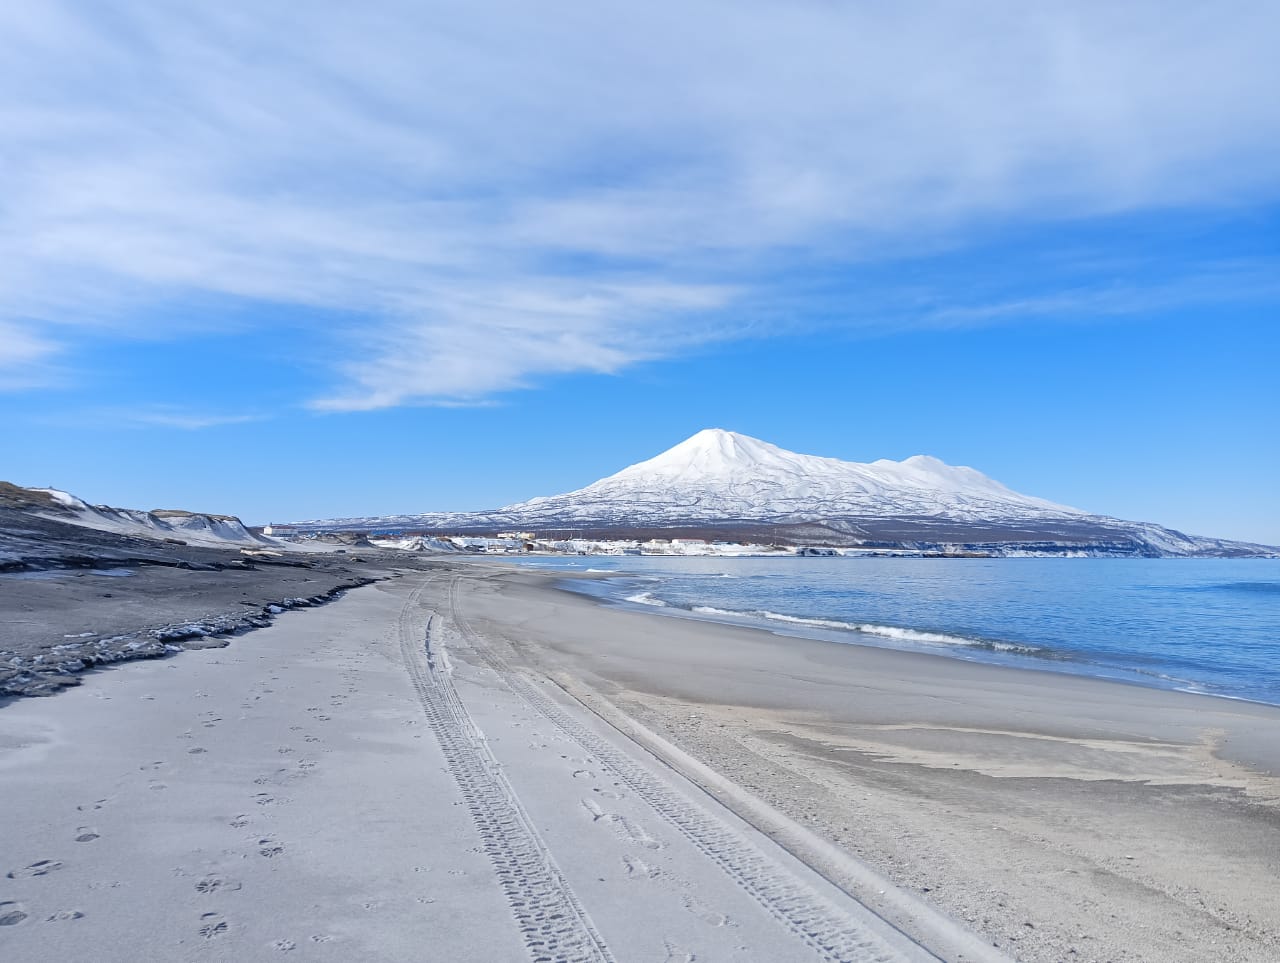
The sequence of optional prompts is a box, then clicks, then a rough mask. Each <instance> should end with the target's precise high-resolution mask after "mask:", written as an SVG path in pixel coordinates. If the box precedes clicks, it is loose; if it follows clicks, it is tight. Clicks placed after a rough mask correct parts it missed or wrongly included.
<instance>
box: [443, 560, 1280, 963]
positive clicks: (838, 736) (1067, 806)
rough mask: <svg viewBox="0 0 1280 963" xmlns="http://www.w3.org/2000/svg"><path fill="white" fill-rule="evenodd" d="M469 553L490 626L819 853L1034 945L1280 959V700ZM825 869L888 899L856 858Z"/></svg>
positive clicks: (1088, 953) (1038, 953)
mask: <svg viewBox="0 0 1280 963" xmlns="http://www.w3.org/2000/svg"><path fill="white" fill-rule="evenodd" d="M471 571H472V572H474V573H476V574H473V575H470V576H467V577H463V578H461V579H460V580H459V581H458V582H457V583H456V585H455V587H454V589H453V591H454V592H455V596H456V599H455V602H454V604H455V605H456V606H457V608H458V609H459V610H460V611H461V612H462V613H464V614H465V617H466V618H467V619H469V620H470V621H471V623H472V624H473V625H474V626H475V628H476V631H477V632H478V633H480V634H482V635H484V636H486V637H487V638H490V639H492V640H493V644H495V645H505V646H507V647H508V651H509V654H510V657H511V658H512V659H513V660H517V661H519V662H520V663H521V664H524V665H527V666H530V667H532V668H533V669H535V670H536V671H537V672H539V673H543V674H545V675H547V676H549V677H551V678H553V679H555V680H556V681H557V682H558V683H560V684H561V685H562V686H563V687H564V688H565V689H566V690H567V691H569V692H572V693H574V694H575V695H577V696H578V697H580V698H582V699H583V700H584V701H586V702H587V703H588V704H593V705H596V706H597V707H598V708H600V709H601V711H602V712H604V713H605V714H608V712H609V711H610V710H611V709H617V710H621V712H622V713H625V715H626V716H627V717H630V718H632V719H635V720H638V721H640V722H642V723H643V724H644V725H645V726H646V727H647V728H648V729H649V730H651V731H652V732H654V733H657V734H660V735H661V736H662V737H663V738H664V739H666V740H668V741H669V742H671V743H672V744H674V745H676V746H678V747H680V749H682V750H684V751H685V752H687V753H688V754H689V755H690V756H691V757H693V758H695V759H697V760H700V761H701V762H702V763H704V764H705V765H706V766H707V767H709V769H710V771H711V774H710V775H707V776H705V777H704V778H705V779H712V778H720V779H723V780H725V781H727V782H729V783H731V784H732V785H734V786H735V787H737V788H738V789H739V790H740V791H741V793H742V795H743V796H744V798H747V799H753V800H755V801H757V802H758V803H761V804H763V807H764V809H765V810H768V811H762V812H761V813H756V814H754V815H753V813H752V812H751V809H750V804H746V805H743V806H741V807H740V809H741V811H742V814H743V815H744V817H745V818H747V819H749V820H752V821H754V822H755V823H756V824H757V825H759V826H760V827H761V828H762V829H763V830H765V831H766V832H771V833H772V834H774V835H775V836H777V837H778V838H780V839H783V840H784V842H785V843H786V844H787V845H788V846H790V847H791V848H792V849H794V850H795V851H797V852H800V853H802V854H803V855H805V858H807V859H809V861H810V862H811V863H813V864H814V865H819V866H824V862H823V860H824V856H823V851H822V846H823V845H831V846H834V847H836V848H838V849H839V850H840V851H842V852H844V853H846V854H849V855H851V856H853V857H856V858H857V859H859V860H862V861H864V862H865V863H866V864H868V865H869V866H870V867H872V868H873V869H874V870H876V871H878V872H879V873H881V874H883V875H884V876H887V877H888V878H890V879H891V880H893V881H894V882H895V883H897V884H898V885H899V886H901V887H903V888H904V889H906V890H908V891H910V892H913V893H915V894H918V895H920V896H922V897H923V898H925V899H928V900H929V901H930V902H931V903H933V904H934V905H936V906H937V907H939V908H940V909H942V910H944V911H945V912H947V913H949V914H951V915H952V916H954V917H955V918H957V919H959V920H962V921H965V922H967V923H968V924H969V925H971V926H972V927H974V928H975V929H977V930H978V931H979V932H981V933H982V934H984V935H985V936H986V937H988V938H989V939H991V940H992V941H994V942H995V943H997V944H999V946H1001V947H1002V948H1004V949H1006V950H1008V952H1010V953H1011V954H1012V955H1014V956H1016V957H1017V958H1018V959H1022V960H1034V961H1058V960H1120V959H1124V960H1151V961H1202V960H1249V961H1273V960H1276V959H1280V901H1278V900H1277V899H1276V898H1275V889H1274V885H1275V880H1276V879H1277V878H1280V709H1277V708H1275V707H1271V706H1262V705H1256V704H1251V703H1244V702H1237V701H1231V700H1225V699H1217V698H1212V697H1207V696H1198V695H1192V694H1186V693H1179V692H1168V691H1161V690H1156V689H1147V688H1142V687H1137V686H1130V685H1125V684H1121V683H1112V682H1106V681H1102V680H1095V679H1087V678H1079V677H1072V676H1065V675H1060V674H1056V673H1048V672H1037V671H1032V670H1021V669H1010V668H1003V667H997V666H988V665H981V664H976V663H969V662H963V661H959V660H954V659H948V658H945V657H940V656H932V655H926V654H916V653H906V652H896V651H891V650H885V649H877V648H870V647H860V646H850V645H840V644H834V643H829V642H819V641H809V640H804V639H797V638H792V637H783V636H777V635H774V634H772V633H768V632H764V631H758V630H753V629H745V628H739V627H734V626H725V625H718V624H714V623H702V622H693V621H689V620H683V619H676V618H670V617H663V616H661V615H658V614H648V613H638V612H632V611H624V610H620V609H617V608H609V607H606V606H603V605H601V604H599V603H597V602H594V601H592V600H589V599H586V598H583V597H580V596H576V595H573V594H570V593H567V592H563V591H559V590H557V589H555V588H554V587H553V585H554V583H555V581H556V579H557V578H558V576H552V575H544V574H539V573H531V572H528V571H518V572H512V571H510V570H502V569H499V568H498V567H492V568H490V569H488V570H487V571H486V570H485V568H484V567H483V566H472V567H471ZM695 778H696V777H695ZM778 814H781V816H782V817H784V818H785V820H787V821H789V822H790V823H791V828H788V827H785V826H781V825H776V826H775V825H771V824H770V822H769V821H770V820H771V819H776V818H777V816H778ZM797 825H798V826H799V827H802V830H803V831H802V832H800V833H796V832H795V830H794V827H795V826H797ZM788 834H790V835H788ZM824 871H826V872H828V875H831V876H833V877H834V878H837V879H839V881H840V882H841V884H842V885H843V886H845V888H846V889H849V890H850V891H853V892H855V893H857V894H858V895H859V896H861V897H862V898H864V899H868V900H874V898H875V895H876V894H875V893H874V892H868V888H869V885H874V884H867V883H865V881H864V882H860V881H859V880H858V879H857V878H856V873H850V872H849V871H848V868H847V867H845V868H844V869H841V868H840V867H838V866H836V867H832V866H829V865H828V866H826V867H825V870H824ZM842 873H844V875H843V876H842V875H841V874H842ZM890 915H892V914H891V913H890ZM907 928H908V930H909V929H910V927H909V924H908V925H907Z"/></svg>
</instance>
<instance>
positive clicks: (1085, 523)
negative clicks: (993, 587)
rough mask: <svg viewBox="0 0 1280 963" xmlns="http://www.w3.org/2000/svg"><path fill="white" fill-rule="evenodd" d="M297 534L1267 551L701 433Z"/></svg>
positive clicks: (951, 470)
mask: <svg viewBox="0 0 1280 963" xmlns="http://www.w3.org/2000/svg"><path fill="white" fill-rule="evenodd" d="M294 527H297V528H299V529H302V530H332V529H365V530H386V529H397V530H412V531H421V532H454V533H467V534H482V533H493V532H496V531H498V530H501V529H521V530H531V531H541V532H544V533H546V532H550V531H561V532H573V533H575V534H578V535H581V536H585V537H593V538H599V537H609V538H627V537H654V536H657V535H662V536H665V537H673V536H677V535H683V536H686V537H690V536H696V537H702V538H720V539H749V540H753V541H768V542H779V543H784V544H799V543H804V544H814V543H820V544H826V545H835V546H848V547H853V546H861V547H865V548H886V549H908V550H926V551H927V550H946V551H956V550H960V551H974V552H982V553H988V554H1022V553H1032V554H1051V555H1060V554H1088V555H1121V556H1132V555H1138V556H1148V557H1157V556H1165V555H1170V556H1194V555H1199V556H1214V555H1222V556H1249V555H1267V554H1273V553H1274V551H1275V550H1274V549H1271V548H1268V547H1267V546H1261V545H1252V544H1248V543H1242V542H1229V541H1224V540H1222V539H1214V538H1202V537H1198V536H1189V535H1184V534H1183V533H1181V532H1177V531H1174V530H1172V529H1168V528H1164V527H1162V526H1159V525H1155V524H1151V523H1146V522H1128V521H1122V520H1120V519H1115V518H1110V517H1108V516H1103V515H1094V514H1091V513H1089V512H1085V511H1082V510H1080V509H1077V508H1070V507H1068V506H1066V505H1058V504H1055V503H1053V502H1050V501H1046V500H1045V499H1042V498H1035V497H1032V496H1029V495H1023V494H1020V493H1018V492H1015V491H1013V490H1012V489H1009V488H1006V487H1005V486H1004V485H1002V484H1000V483H999V482H998V481H995V480H994V479H992V478H988V477H987V476H986V475H984V474H982V473H981V472H979V471H976V470H975V469H973V468H963V467H956V466H952V465H948V464H945V463H944V462H941V461H939V460H938V459H936V458H933V457H930V456H928V455H916V456H914V457H911V458H907V459H905V460H903V461H900V462H899V461H889V460H887V459H881V460H879V461H874V462H870V463H867V464H864V463H860V462H849V461H841V460H839V459H835V458H822V457H819V456H816V455H801V454H797V453H795V452H791V451H786V450H785V449H782V448H779V447H778V446H776V445H771V444H769V443H768V442H766V441H761V440H760V439H758V438H751V437H749V436H747V435H742V434H738V433H737V432H733V431H725V430H723V429H720V428H708V429H705V430H703V431H699V432H698V433H697V434H695V435H693V436H692V437H690V438H688V439H686V440H685V441H682V442H681V443H680V444H678V445H676V446H675V447H674V448H671V449H669V450H667V451H665V452H663V453H662V454H660V455H658V456H656V457H654V458H650V459H648V460H647V461H642V462H639V463H638V464H635V465H632V466H630V467H628V468H624V469H623V470H622V471H620V472H618V473H616V474H614V475H610V476H609V477H607V478H603V479H601V480H600V481H597V482H595V483H593V484H591V485H588V486H587V487H585V488H581V489H578V490H577V491H572V492H568V493H566V494H563V495H550V496H546V497H541V498H533V499H530V500H528V501H525V502H519V503H517V504H514V505H508V506H507V507H505V508H499V509H494V510H491V511H483V512H458V513H443V512H437V513H427V514H421V515H389V516H374V517H362V518H343V519H334V520H329V521H310V522H301V523H298V524H297V525H296V526H294Z"/></svg>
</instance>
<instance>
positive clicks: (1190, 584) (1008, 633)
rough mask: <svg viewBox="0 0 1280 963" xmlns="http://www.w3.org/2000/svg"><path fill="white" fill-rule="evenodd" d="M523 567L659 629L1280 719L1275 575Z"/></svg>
mask: <svg viewBox="0 0 1280 963" xmlns="http://www.w3.org/2000/svg"><path fill="white" fill-rule="evenodd" d="M521 561H522V563H523V564H528V565H533V566H535V567H540V568H549V569H554V570H558V571H563V572H564V573H565V576H566V581H565V583H564V584H565V587H567V588H571V589H573V590H575V591H579V592H583V593H586V594H589V595H593V596H596V597H599V598H602V599H605V600H607V601H609V602H612V603H614V604H618V605H623V606H630V607H643V608H645V609H647V610H651V611H660V612H664V613H666V614H670V615H676V616H682V617H686V618H704V619H711V620H715V621H723V622H732V623H737V624H748V625H755V626H759V627H764V628H768V629H771V630H773V631H775V632H780V633H782V634H784V635H801V636H805V637H809V638H820V639H826V640H828V641H831V642H844V643H854V644H860V645H877V646H884V647H889V648H899V649H910V650H915V651H927V652H933V653H936V654H941V655H948V656H951V657H954V658H962V659H971V660H977V661H983V662H995V663H1000V664H1003V665H1016V666H1023V667H1032V668H1039V669H1048V670H1051V671H1058V672H1072V673H1078V674H1084V675H1095V676H1103V677H1106V678H1111V679H1120V680H1124V681H1129V682H1134V683H1138V684H1144V685H1151V686H1158V687H1162V688H1175V689H1184V690H1189V691H1194V692H1204V693H1208V694H1213V695H1220V696H1228V697H1234V698H1243V699H1250V700H1255V701H1259V702H1269V703H1273V704H1278V705H1280V560H1278V559H1241V560H1230V559H1203V560H1193V559H1027V558H1022V559H922V558H699V557H691V558H658V557H654V558H647V557H632V556H626V557H616V556H610V557H590V558H582V557H578V558H571V559H567V558H528V559H523V560H521ZM587 572H591V573H593V577H592V578H590V579H584V578H579V579H574V578H573V577H572V576H573V575H574V574H584V573H587ZM602 572H609V573H614V575H615V577H611V578H606V579H601V578H598V577H594V576H595V575H596V574H598V573H602Z"/></svg>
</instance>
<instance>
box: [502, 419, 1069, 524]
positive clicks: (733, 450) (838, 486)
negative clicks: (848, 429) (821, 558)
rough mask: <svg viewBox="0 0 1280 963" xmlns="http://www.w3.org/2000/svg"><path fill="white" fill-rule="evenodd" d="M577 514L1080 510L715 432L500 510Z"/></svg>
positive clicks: (669, 517)
mask: <svg viewBox="0 0 1280 963" xmlns="http://www.w3.org/2000/svg"><path fill="white" fill-rule="evenodd" d="M584 510H588V511H589V513H590V514H593V515H598V514H605V515H617V516H618V517H628V518H631V519H633V520H635V521H637V522H651V521H686V520H692V519H699V520H705V521H711V520H747V519H751V520H759V521H775V522H800V521H814V520H818V519H826V518H842V517H861V516H874V515H935V516H939V517H944V518H952V519H957V520H964V519H975V518H991V517H1020V516H1022V515H1024V514H1026V513H1029V512H1030V513H1052V514H1058V515H1080V514H1083V513H1081V512H1079V511H1078V510H1076V509H1074V508H1067V507H1066V506H1064V505H1055V504H1053V503H1052V502H1047V501H1045V500H1043V499H1040V498H1030V497H1028V496H1026V495H1020V494H1018V493H1017V492H1014V491H1011V490H1010V489H1008V488H1006V487H1005V486H1003V485H1001V484H1000V483H999V482H997V481H994V480H992V479H990V478H988V477H987V476H986V475H983V474H982V473H981V472H978V471H975V470H974V469H972V468H956V467H953V466H951V465H947V464H945V463H943V462H941V461H939V460H938V459H936V458H931V457H930V456H928V455H916V456H915V457H913V458H908V459H906V460H905V461H901V462H895V461H889V460H887V459H881V460H880V461H875V462H872V463H870V464H861V463H859V462H851V461H840V460H839V459H836V458H821V457H818V456H816V455H800V454H796V453H795V452H791V451H786V450H785V449H782V448H779V447H777V446H776V445H771V444H769V443H768V442H765V441H761V440H759V439H758V438H751V437H748V436H747V435H740V434H738V433H736V432H732V431H725V430H723V429H720V428H708V429H705V430H703V431H700V432H698V433H697V434H696V435H694V436H693V437H691V438H688V439H687V440H685V441H683V442H681V443H680V444H678V445H676V446H675V447H674V448H671V449H669V450H667V451H665V452H663V453H662V454H660V455H658V456H657V457H655V458H650V459H649V460H648V461H642V462H640V463H639V464H636V465H632V466H630V467H629V468H624V469H623V470H622V471H620V472H618V473H617V474H615V475H610V476H609V477H608V478H604V479H601V480H600V481H598V482H595V483H594V484H592V485H588V486H587V487H586V488H582V489H579V490H578V491H575V492H569V493H568V494H565V495H554V496H551V497H548V498H534V499H531V500H529V501H527V502H521V503H519V504H516V505H511V506H510V507H508V508H506V509H503V511H504V512H511V513H512V514H527V515H534V516H545V515H548V514H551V515H561V514H566V513H568V514H581V513H583V512H584Z"/></svg>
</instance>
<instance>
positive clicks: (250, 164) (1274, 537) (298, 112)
mask: <svg viewBox="0 0 1280 963" xmlns="http://www.w3.org/2000/svg"><path fill="white" fill-rule="evenodd" d="M1278 35H1280V7H1278V6H1277V5H1276V4H1274V3H1272V2H1269V0H1249V2H1231V0H1227V2H1223V3H1219V4H1214V5H1211V6H1210V5H1204V4H1192V3H1189V2H1175V3H1169V2H1167V0H1163V2H1146V0H1135V2H1131V3H1126V4H1113V3H1101V2H1092V0H1081V2H1078V3H1074V4H1070V5H1039V4H1025V3H1016V2H1003V0H989V2H983V3H955V2H942V0H938V2H928V0H924V2H921V3H917V4H911V5H902V4H899V5H886V4H881V3H871V2H856V0H851V2H847V3H839V4H837V3H831V2H829V0H821V2H818V0H785V2H760V0H734V2H719V0H709V2H706V3H702V4H697V5H693V6H691V5H688V4H674V3H667V2H657V0H655V2H652V3H648V4H642V5H637V4H624V3H616V2H609V0H597V2H593V3H590V4H587V3H572V2H567V0H559V2H552V3H549V4H538V5H528V4H515V3H506V2H492V3H474V2H470V3H452V2H425V3H424V2H404V3H401V2H398V0H366V2H363V3H361V4H340V3H324V2H317V3H312V4H306V5H302V6H300V5H297V4H285V3H274V2H262V0H256V2H253V3H248V2H239V0H221V2H218V3H202V2H189V0H184V2H181V3H179V2H168V0H146V2H141V0H139V2H133V0H121V2H118V3H115V4H111V5H110V7H109V9H108V6H107V5H102V4H93V3H87V2H84V3H73V2H60V0H47V2H42V3H39V4H35V3H32V4H23V3H15V4H7V5H3V6H0V52H2V53H3V56H0V132H2V133H0V405H3V406H4V411H5V414H6V417H5V418H4V419H3V422H2V424H3V427H2V428H0V478H5V479H8V480H11V481H14V482H17V483H19V484H26V485H53V486H56V487H59V488H63V489H67V490H70V491H73V492H75V493H76V494H78V495H80V496H81V497H84V498H86V499H88V500H90V501H93V502H100V503H110V504H116V505H125V506H129V507H140V508H157V507H183V508H189V509H195V510H204V511H216V512H228V513H234V514H239V515H241V516H242V517H244V518H245V520H246V521H249V522H250V523H263V522H268V521H288V520H296V519H302V518H324V517H335V516H343V515H356V514H378V513H391V512H415V511H438V510H476V509H484V508H492V507H496V506H499V505H502V504H507V503H510V502H514V501H518V500H523V499H525V498H529V497H532V496H535V495H546V494H554V493H557V492H561V491H567V490H571V489H574V488H578V487H581V486H583V485H586V484H588V483H590V482H592V481H594V480H596V479H597V478H599V477H602V476H604V475H607V474H610V473H612V472H614V471H617V470H619V469H621V468H622V467H624V466H626V465H628V464H631V463H634V462H637V461H640V460H643V459H645V458H648V457H651V456H652V455H654V454H657V453H658V452H659V451H662V450H664V449H665V448H668V447H670V446H672V445H674V444H676V443H678V442H679V441H681V440H682V439H684V438H685V437H687V436H689V435H691V434H693V433H694V432H695V431H697V430H699V429H701V428H707V427H722V428H728V429H731V430H735V431H740V432H743V433H745V434H749V435H754V436H756V437H760V438H764V439H765V440H767V441H771V442H773V443H775V444H778V445H781V446H782V447H784V448H790V449H793V450H797V451H801V452H805V453H809V454H821V455H827V456H832V457H838V458H846V459H850V460H855V461H872V460H875V459H877V458H895V459H898V458H905V457H908V456H910V455H913V454H919V453H927V454H932V455H935V456H936V457H939V458H942V459H943V460H944V461H947V462H950V463H952V464H963V465H970V466H972V467H975V468H977V469H979V470H981V471H983V472H985V473H987V474H989V475H991V476H992V477H994V478H997V479H999V480H1000V481H1002V482H1004V483H1005V484H1007V485H1009V486H1010V487H1012V488H1014V489H1016V490H1018V491H1022V492H1024V493H1027V494H1031V495H1036V496H1039V497H1043V498H1048V499H1051V500H1053V501H1057V502H1062V503H1065V504H1069V505H1074V506H1077V507H1081V508H1085V509H1088V510H1091V511H1095V512H1099V513H1102V514H1108V515H1113V516H1117V517H1122V518H1132V519H1140V520H1148V521H1155V522H1159V523H1161V524H1165V525H1169V526H1171V527H1175V528H1178V529H1181V530H1183V531H1187V532H1191V533H1195V534H1206V535H1216V536H1221V537H1231V538H1241V539H1247V540H1255V541H1264V542H1268V543H1271V544H1280V509H1277V505H1276V501H1277V500H1276V491H1277V484H1276V479H1277V478H1278V477H1280V430H1277V424H1280V390H1278V389H1277V383H1278V382H1280V378H1278V377H1277V372H1278V369H1280V329H1278V327H1277V322H1278V321H1280V164H1277V163H1276V161H1275V158H1276V157H1278V156H1280V99H1277V97H1276V96H1275V93H1276V91H1277V90H1280V58H1276V57H1275V56H1274V50H1273V47H1274V37H1276V36H1278Z"/></svg>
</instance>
